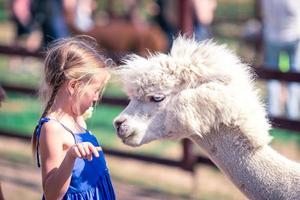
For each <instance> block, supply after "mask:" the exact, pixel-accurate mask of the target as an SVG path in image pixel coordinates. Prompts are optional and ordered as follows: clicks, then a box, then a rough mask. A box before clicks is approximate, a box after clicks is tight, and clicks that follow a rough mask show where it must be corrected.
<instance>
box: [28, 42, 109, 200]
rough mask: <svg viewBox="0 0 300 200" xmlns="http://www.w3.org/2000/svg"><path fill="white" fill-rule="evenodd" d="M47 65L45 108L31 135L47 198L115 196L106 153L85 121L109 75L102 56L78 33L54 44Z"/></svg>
mask: <svg viewBox="0 0 300 200" xmlns="http://www.w3.org/2000/svg"><path fill="white" fill-rule="evenodd" d="M44 64H45V69H44V83H43V84H42V87H41V90H40V91H41V94H42V95H41V96H42V97H44V100H45V102H46V106H45V110H44V112H43V114H42V117H41V119H40V120H39V123H38V125H37V127H36V129H35V131H34V135H33V138H32V148H33V152H34V153H36V158H37V163H38V166H40V164H41V170H42V184H43V190H44V197H43V199H47V200H53V199H68V200H71V199H76V200H77V199H80V200H83V199H105V200H106V199H115V194H114V190H113V186H112V184H111V180H110V175H109V173H108V169H107V167H106V163H105V159H104V154H103V152H102V150H101V147H99V144H98V142H97V140H96V138H95V136H93V135H92V134H91V132H89V131H88V130H87V129H86V124H85V121H84V119H83V114H84V113H85V112H86V111H87V110H88V109H89V108H90V107H91V106H93V104H94V103H95V102H96V101H98V99H99V94H100V93H101V91H102V90H103V88H104V85H105V84H106V82H107V80H108V79H109V76H110V75H109V72H108V70H107V69H106V68H105V64H104V59H103V58H102V57H101V56H100V55H99V54H98V53H97V50H96V45H95V42H93V41H92V40H91V39H90V38H88V37H86V36H80V37H74V38H68V39H61V40H58V41H57V42H55V43H54V44H52V45H51V46H50V49H49V50H48V52H47V55H46V59H45V63H44ZM40 161H41V163H40Z"/></svg>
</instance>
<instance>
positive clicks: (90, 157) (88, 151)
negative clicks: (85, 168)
mask: <svg viewBox="0 0 300 200" xmlns="http://www.w3.org/2000/svg"><path fill="white" fill-rule="evenodd" d="M82 146H83V148H84V150H85V153H86V158H87V159H88V160H89V161H91V160H92V159H93V155H92V152H91V151H90V149H89V146H88V144H82Z"/></svg>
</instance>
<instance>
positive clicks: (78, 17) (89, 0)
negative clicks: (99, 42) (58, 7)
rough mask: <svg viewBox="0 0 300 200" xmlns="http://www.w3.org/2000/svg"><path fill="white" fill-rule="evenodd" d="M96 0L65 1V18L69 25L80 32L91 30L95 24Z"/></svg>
mask: <svg viewBox="0 0 300 200" xmlns="http://www.w3.org/2000/svg"><path fill="white" fill-rule="evenodd" d="M95 3H96V2H95V1H94V0H68V1H65V17H66V18H67V19H66V20H67V24H69V23H71V24H72V25H74V26H75V27H76V28H77V29H79V30H80V31H83V32H86V31H89V30H91V29H92V28H93V27H94V25H95V22H94V20H93V12H94V9H95V7H96V5H95Z"/></svg>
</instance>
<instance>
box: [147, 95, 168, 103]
mask: <svg viewBox="0 0 300 200" xmlns="http://www.w3.org/2000/svg"><path fill="white" fill-rule="evenodd" d="M164 99H165V95H162V94H158V95H154V96H151V97H150V101H152V102H161V101H162V100H164Z"/></svg>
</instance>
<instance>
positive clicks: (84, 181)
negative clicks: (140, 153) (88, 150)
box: [35, 117, 116, 200]
mask: <svg viewBox="0 0 300 200" xmlns="http://www.w3.org/2000/svg"><path fill="white" fill-rule="evenodd" d="M49 120H54V119H49V118H47V117H44V118H41V119H40V121H39V123H38V126H37V129H36V132H35V134H37V135H36V136H37V155H36V156H37V162H38V166H40V164H39V153H38V148H39V137H40V132H41V128H42V126H43V124H44V123H46V122H48V121H49ZM55 121H56V120H55ZM57 122H59V121H57ZM59 123H60V122H59ZM60 124H61V125H62V126H63V127H64V128H65V129H66V130H67V131H69V132H70V133H71V134H72V135H73V137H74V140H75V142H76V143H79V142H90V143H92V144H93V145H94V146H99V143H98V142H97V139H96V137H95V136H94V135H92V134H91V133H90V131H88V130H86V131H85V132H84V133H77V134H74V133H73V132H72V131H71V130H70V129H68V128H67V127H66V126H64V125H63V124H62V123H60ZM43 199H44V198H43ZM87 199H89V200H90V199H93V200H94V199H95V200H115V199H116V197H115V193H114V189H113V186H112V183H111V179H110V175H109V171H108V168H107V166H106V162H105V158H104V153H103V151H100V152H99V157H95V156H94V157H93V160H92V161H88V160H86V159H81V158H77V159H76V160H75V164H74V168H73V171H72V177H71V182H70V186H69V188H68V190H67V192H66V194H65V196H64V197H63V200H87Z"/></svg>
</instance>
